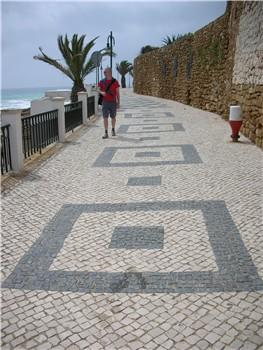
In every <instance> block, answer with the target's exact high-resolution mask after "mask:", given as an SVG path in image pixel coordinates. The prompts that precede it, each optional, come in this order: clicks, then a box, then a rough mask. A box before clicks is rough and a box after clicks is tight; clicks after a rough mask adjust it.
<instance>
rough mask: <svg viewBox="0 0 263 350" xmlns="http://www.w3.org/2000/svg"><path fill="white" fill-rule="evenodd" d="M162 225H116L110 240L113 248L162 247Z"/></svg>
mask: <svg viewBox="0 0 263 350" xmlns="http://www.w3.org/2000/svg"><path fill="white" fill-rule="evenodd" d="M163 237H164V228H163V227H162V226H148V227H147V226H117V227H115V229H114V231H113V233H112V238H111V242H110V248H115V249H163Z"/></svg>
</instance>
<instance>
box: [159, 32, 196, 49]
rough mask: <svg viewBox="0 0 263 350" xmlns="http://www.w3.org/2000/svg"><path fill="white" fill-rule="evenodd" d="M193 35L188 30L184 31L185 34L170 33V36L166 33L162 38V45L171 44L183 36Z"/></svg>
mask: <svg viewBox="0 0 263 350" xmlns="http://www.w3.org/2000/svg"><path fill="white" fill-rule="evenodd" d="M192 36H193V33H191V32H189V33H186V34H178V35H177V36H175V35H172V36H169V35H167V36H166V37H165V38H164V39H163V40H162V42H163V43H164V45H163V46H166V45H171V44H173V43H174V42H176V41H179V40H181V39H185V38H190V37H192Z"/></svg>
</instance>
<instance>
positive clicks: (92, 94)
mask: <svg viewBox="0 0 263 350" xmlns="http://www.w3.org/2000/svg"><path fill="white" fill-rule="evenodd" d="M89 96H95V108H94V111H95V115H98V101H99V93H98V92H97V90H96V89H92V90H91V94H90V95H89Z"/></svg>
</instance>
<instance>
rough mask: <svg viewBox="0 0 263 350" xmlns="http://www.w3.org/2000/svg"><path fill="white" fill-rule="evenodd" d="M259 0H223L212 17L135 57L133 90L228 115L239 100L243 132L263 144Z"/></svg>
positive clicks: (262, 39) (261, 14) (261, 6)
mask: <svg viewBox="0 0 263 350" xmlns="http://www.w3.org/2000/svg"><path fill="white" fill-rule="evenodd" d="M262 11H263V2H228V4H227V8H226V12H225V14H224V15H223V16H221V17H219V18H218V19H217V20H215V21H213V22H211V23H210V24H208V25H207V26H205V27H203V28H202V29H200V30H198V31H197V32H195V33H194V34H193V35H192V36H188V37H186V38H182V39H179V40H177V41H176V43H174V44H172V45H168V46H165V47H163V48H160V49H157V50H154V51H151V52H149V53H146V54H143V55H140V56H138V57H137V58H136V59H135V61H134V90H135V92H137V93H140V94H145V95H152V96H158V97H163V98H168V99H172V100H176V101H179V102H182V103H185V104H190V105H192V106H194V107H197V108H201V109H205V110H209V111H211V112H215V113H218V114H220V115H222V117H224V118H226V119H227V118H228V114H229V106H230V105H231V104H236V103H238V104H240V105H241V107H242V114H243V119H244V123H243V127H242V132H243V133H244V134H245V135H246V136H248V137H249V138H250V139H251V140H252V141H253V142H255V143H256V144H257V145H259V146H260V147H263V127H262V125H263V121H262V118H263V112H262V100H263V90H262V89H263V85H262V84H263V82H262V79H263V70H262V65H263V59H262V58H263V55H262V53H263V51H262V43H263V37H262V32H263V26H262V23H263V12H262Z"/></svg>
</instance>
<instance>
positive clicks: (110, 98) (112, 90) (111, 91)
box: [98, 79, 120, 102]
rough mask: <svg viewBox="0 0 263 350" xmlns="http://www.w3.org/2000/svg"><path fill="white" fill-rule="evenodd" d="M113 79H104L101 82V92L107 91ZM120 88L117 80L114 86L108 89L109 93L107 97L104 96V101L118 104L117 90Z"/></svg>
mask: <svg viewBox="0 0 263 350" xmlns="http://www.w3.org/2000/svg"><path fill="white" fill-rule="evenodd" d="M110 82H111V79H109V80H106V79H103V80H101V81H100V82H99V84H98V86H99V88H100V90H101V91H106V88H107V86H108V85H109V84H110ZM119 87H120V85H119V83H118V81H117V80H115V81H114V83H113V84H111V86H110V88H109V89H108V92H107V94H106V95H105V96H103V101H105V102H116V97H117V89H118V88H119Z"/></svg>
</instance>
